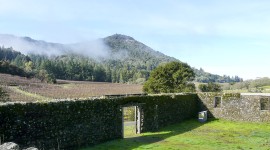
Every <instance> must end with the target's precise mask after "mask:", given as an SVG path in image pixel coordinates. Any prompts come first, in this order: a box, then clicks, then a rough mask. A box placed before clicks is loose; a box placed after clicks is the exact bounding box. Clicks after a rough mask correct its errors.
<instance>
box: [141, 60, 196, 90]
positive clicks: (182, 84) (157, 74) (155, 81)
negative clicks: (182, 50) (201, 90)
mask: <svg viewBox="0 0 270 150" xmlns="http://www.w3.org/2000/svg"><path fill="white" fill-rule="evenodd" d="M194 78H195V74H194V72H193V70H192V69H191V67H190V66H189V65H188V64H186V63H181V62H170V63H167V64H164V65H160V66H158V67H157V68H156V69H154V70H153V71H152V72H151V73H150V77H149V79H148V80H147V81H146V83H145V84H144V86H143V91H144V92H146V93H177V92H194V91H195V86H194V84H193V83H191V81H193V80H194Z"/></svg>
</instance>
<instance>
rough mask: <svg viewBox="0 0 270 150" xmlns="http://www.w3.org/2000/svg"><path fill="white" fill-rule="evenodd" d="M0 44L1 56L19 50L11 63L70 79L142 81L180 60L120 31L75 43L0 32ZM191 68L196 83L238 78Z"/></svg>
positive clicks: (36, 71) (230, 80)
mask: <svg viewBox="0 0 270 150" xmlns="http://www.w3.org/2000/svg"><path fill="white" fill-rule="evenodd" d="M0 45H1V46H2V48H1V50H2V51H0V56H1V53H3V50H7V48H9V47H12V48H11V49H12V50H13V49H14V50H16V51H20V52H21V53H22V54H21V55H20V56H18V55H17V54H16V56H15V55H14V56H13V59H11V63H12V64H16V65H17V66H19V67H21V68H25V63H26V62H29V61H31V62H32V63H33V65H32V66H30V68H29V65H28V71H32V72H35V73H36V74H38V73H39V71H40V70H45V71H46V72H47V73H48V74H50V75H51V76H52V75H53V76H54V77H56V78H59V79H70V80H88V81H106V82H121V83H127V82H130V83H143V82H144V81H145V80H146V79H147V78H148V77H149V74H150V72H151V70H153V69H154V68H156V67H157V66H158V65H159V64H162V63H167V62H171V61H180V60H178V59H176V58H173V57H169V56H167V55H165V54H163V53H161V52H158V51H155V50H153V49H152V48H150V47H148V46H147V45H145V44H143V43H141V42H139V41H137V40H135V39H134V38H132V37H130V36H126V35H121V34H114V35H112V36H108V37H105V38H101V39H97V40H94V41H87V42H81V43H75V44H59V43H50V42H45V41H41V40H34V39H32V38H30V37H16V36H13V35H3V34H2V35H1V34H0ZM14 50H13V51H14ZM25 55H28V57H29V58H30V59H31V60H24V61H18V59H19V58H17V57H26V56H25ZM2 59H4V58H2ZM19 60H20V59H19ZM194 71H195V73H196V79H195V80H196V81H199V82H239V81H241V78H239V77H229V76H219V75H214V74H210V73H207V72H204V71H203V70H202V69H196V68H194Z"/></svg>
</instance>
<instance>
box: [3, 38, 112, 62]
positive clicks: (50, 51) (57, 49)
mask: <svg viewBox="0 0 270 150" xmlns="http://www.w3.org/2000/svg"><path fill="white" fill-rule="evenodd" d="M0 46H4V47H6V48H7V47H12V48H13V49H14V50H16V51H19V52H21V53H23V54H26V55H27V54H37V55H46V56H60V55H64V54H75V55H82V56H87V57H90V58H94V59H98V58H109V57H110V49H109V47H108V46H107V45H106V44H105V43H104V42H103V40H102V39H99V40H94V41H87V42H81V43H76V44H59V43H48V42H45V41H38V40H34V39H31V38H29V37H16V36H13V35H6V34H0Z"/></svg>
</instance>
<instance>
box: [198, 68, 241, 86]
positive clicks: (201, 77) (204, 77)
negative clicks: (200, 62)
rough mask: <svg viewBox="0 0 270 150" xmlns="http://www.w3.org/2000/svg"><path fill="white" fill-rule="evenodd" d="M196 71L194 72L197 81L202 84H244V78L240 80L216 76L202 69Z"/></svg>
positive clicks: (235, 77) (233, 77)
mask: <svg viewBox="0 0 270 150" xmlns="http://www.w3.org/2000/svg"><path fill="white" fill-rule="evenodd" d="M193 69H194V72H195V74H196V78H195V81H196V82H201V83H212V82H218V83H234V82H242V81H243V78H240V77H238V76H232V77H230V76H227V75H223V76H220V75H215V74H210V73H207V72H205V71H204V70H203V69H202V68H200V70H198V69H195V68H193Z"/></svg>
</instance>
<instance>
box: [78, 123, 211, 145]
mask: <svg viewBox="0 0 270 150" xmlns="http://www.w3.org/2000/svg"><path fill="white" fill-rule="evenodd" d="M210 121H213V119H211V120H209V121H208V122H210ZM206 123H207V122H206ZM206 123H200V122H198V121H197V120H195V119H192V120H187V121H183V122H181V123H178V124H174V125H169V126H167V127H164V128H161V129H160V130H159V131H157V132H148V133H144V134H142V135H139V136H137V137H130V138H124V139H118V140H113V141H109V142H106V143H102V144H99V145H96V146H93V147H89V148H85V149H83V150H90V149H91V150H92V149H94V150H95V149H125V150H131V149H135V148H138V147H140V146H146V145H149V144H152V143H157V142H163V141H164V140H165V139H166V138H169V137H172V136H175V135H179V134H182V133H185V132H189V131H191V130H193V129H196V128H198V127H200V126H202V125H204V124H206ZM149 148H151V147H149Z"/></svg>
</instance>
